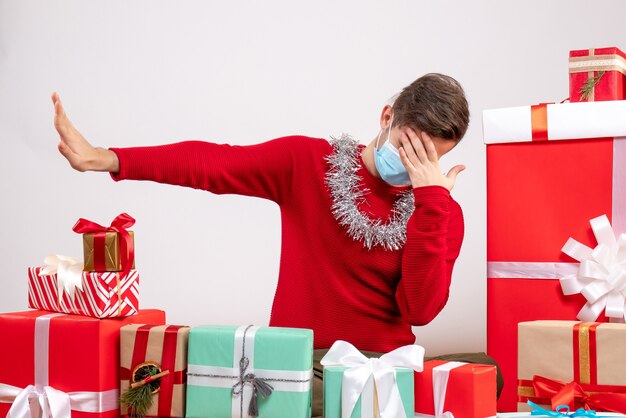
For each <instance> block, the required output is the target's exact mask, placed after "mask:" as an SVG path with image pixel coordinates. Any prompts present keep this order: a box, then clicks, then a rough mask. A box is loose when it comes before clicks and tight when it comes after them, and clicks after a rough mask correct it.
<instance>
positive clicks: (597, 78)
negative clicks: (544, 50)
mask: <svg viewBox="0 0 626 418" xmlns="http://www.w3.org/2000/svg"><path fill="white" fill-rule="evenodd" d="M625 79H626V55H624V53H623V52H622V51H620V50H619V49H618V48H615V47H611V48H595V49H594V48H592V49H583V50H577V51H570V53H569V91H570V93H569V94H570V96H569V97H570V101H572V102H584V101H589V102H593V101H601V100H624V99H625V98H626V80H625Z"/></svg>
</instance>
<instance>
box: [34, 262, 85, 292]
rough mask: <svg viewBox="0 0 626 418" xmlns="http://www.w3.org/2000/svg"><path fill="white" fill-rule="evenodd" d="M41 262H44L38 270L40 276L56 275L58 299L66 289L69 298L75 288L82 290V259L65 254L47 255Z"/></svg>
mask: <svg viewBox="0 0 626 418" xmlns="http://www.w3.org/2000/svg"><path fill="white" fill-rule="evenodd" d="M43 262H44V263H45V264H46V266H45V267H43V268H42V269H41V270H40V271H39V275H40V276H44V275H45V276H49V275H52V274H56V275H57V292H58V295H59V299H61V298H62V297H63V291H66V292H67V293H68V294H69V296H70V298H71V297H73V296H74V291H75V290H76V288H78V289H80V290H83V261H82V260H79V259H77V258H74V257H68V256H65V255H58V254H55V255H49V256H47V257H46V258H45V259H44V260H43Z"/></svg>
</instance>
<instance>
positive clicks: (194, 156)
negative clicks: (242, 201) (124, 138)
mask: <svg viewBox="0 0 626 418" xmlns="http://www.w3.org/2000/svg"><path fill="white" fill-rule="evenodd" d="M304 139H305V138H304V137H295V136H293V137H283V138H278V139H274V140H271V141H267V142H264V143H261V144H256V145H245V146H244V145H226V144H214V143H210V142H203V141H185V142H179V143H175V144H169V145H160V146H152V147H135V148H111V150H112V151H113V152H115V154H116V155H117V157H118V158H119V161H120V170H119V172H118V173H111V176H112V177H113V179H114V180H116V181H118V180H150V181H155V182H159V183H166V184H173V185H178V186H185V187H192V188H195V189H202V190H206V191H209V192H212V193H216V194H227V193H232V194H240V195H246V196H254V197H261V198H265V199H270V200H273V201H274V202H277V203H280V202H281V201H283V200H284V199H285V198H286V197H287V195H288V192H289V189H290V187H291V179H292V173H293V161H294V153H295V152H296V150H297V149H298V148H302V144H303V142H302V140H304Z"/></svg>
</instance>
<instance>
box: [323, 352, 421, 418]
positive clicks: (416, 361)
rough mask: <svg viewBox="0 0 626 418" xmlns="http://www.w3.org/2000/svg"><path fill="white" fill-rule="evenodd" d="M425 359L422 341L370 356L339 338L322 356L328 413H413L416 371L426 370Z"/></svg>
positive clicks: (353, 417)
mask: <svg viewBox="0 0 626 418" xmlns="http://www.w3.org/2000/svg"><path fill="white" fill-rule="evenodd" d="M423 361H424V348H422V347H420V346H419V345H409V346H404V347H400V348H398V349H396V350H394V351H391V352H389V353H387V354H383V355H382V356H381V357H380V358H369V359H368V358H367V357H365V356H364V355H363V354H361V353H360V352H359V350H357V349H356V348H355V347H354V346H353V345H352V344H350V343H348V342H346V341H336V342H335V343H334V344H333V346H332V347H331V348H330V350H328V353H327V354H326V355H325V356H324V357H323V358H322V360H321V364H322V365H323V366H324V417H326V418H340V417H341V418H378V417H379V416H380V417H395V418H406V417H413V414H414V412H413V411H414V399H413V388H414V386H413V380H414V377H413V374H414V372H420V371H422V366H423Z"/></svg>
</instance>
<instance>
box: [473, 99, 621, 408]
mask: <svg viewBox="0 0 626 418" xmlns="http://www.w3.org/2000/svg"><path fill="white" fill-rule="evenodd" d="M624 112H626V101H605V102H590V103H565V104H551V105H541V106H522V107H517V108H505V109H494V110H488V111H485V112H484V114H483V128H484V138H485V142H486V143H487V144H488V145H487V277H488V278H487V352H488V354H489V355H490V356H491V357H493V358H494V360H496V362H498V364H499V366H500V369H501V371H502V374H503V377H504V389H503V392H502V395H501V397H500V399H499V401H498V409H499V410H500V411H512V410H514V409H515V408H516V401H517V394H516V382H517V324H518V323H519V322H522V321H532V320H538V319H559V320H560V319H571V320H573V319H576V317H577V315H580V314H579V312H580V311H581V308H583V307H586V306H587V300H586V299H585V297H583V296H582V295H581V294H576V295H571V296H565V295H564V294H563V291H562V288H561V283H560V280H559V279H561V278H563V277H565V276H568V275H572V274H573V275H575V274H576V273H577V271H578V269H579V266H580V264H579V263H577V262H575V261H576V260H573V259H572V258H570V257H569V256H567V255H566V254H564V253H563V252H562V248H563V247H564V244H565V243H566V242H567V241H568V239H569V238H570V237H573V238H575V239H576V240H578V241H579V242H580V243H582V244H584V245H587V246H589V247H591V248H593V247H594V246H595V244H596V239H595V237H594V234H593V231H592V229H591V228H590V227H589V220H590V219H594V218H597V217H598V216H600V215H603V214H606V215H607V216H608V218H609V219H611V221H612V224H613V228H614V229H615V230H616V231H626V199H625V198H626V194H625V193H624V192H623V191H621V190H624V189H623V188H624V187H626V183H625V181H626V172H625V171H624V169H625V168H626V140H625V139H623V138H619V137H623V136H626V119H625V118H624V117H623V115H624V114H625V113H624ZM594 320H595V319H594ZM597 320H598V321H606V318H605V317H604V315H600V316H599V317H598V318H597Z"/></svg>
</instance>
